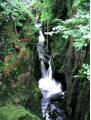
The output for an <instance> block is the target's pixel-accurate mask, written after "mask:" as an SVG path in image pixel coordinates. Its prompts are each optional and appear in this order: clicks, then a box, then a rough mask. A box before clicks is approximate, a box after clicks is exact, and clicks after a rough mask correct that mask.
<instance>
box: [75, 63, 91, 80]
mask: <svg viewBox="0 0 91 120" xmlns="http://www.w3.org/2000/svg"><path fill="white" fill-rule="evenodd" d="M74 77H78V78H81V79H84V78H86V79H88V80H90V65H88V64H83V65H82V69H81V70H79V74H78V75H75V76H74Z"/></svg>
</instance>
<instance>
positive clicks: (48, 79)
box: [37, 24, 63, 120]
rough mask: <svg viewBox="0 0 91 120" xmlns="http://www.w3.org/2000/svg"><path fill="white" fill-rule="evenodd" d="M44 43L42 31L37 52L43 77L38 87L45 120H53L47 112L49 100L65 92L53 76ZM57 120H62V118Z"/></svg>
mask: <svg viewBox="0 0 91 120" xmlns="http://www.w3.org/2000/svg"><path fill="white" fill-rule="evenodd" d="M40 26H41V25H40V24H38V25H37V27H40ZM44 42H45V38H44V35H43V33H42V31H41V30H40V32H39V43H38V45H37V51H38V55H39V59H40V60H41V61H40V62H41V74H42V77H41V79H40V80H39V82H38V85H39V89H40V91H41V93H42V96H43V99H42V101H41V105H42V113H43V117H44V118H45V120H51V119H50V118H49V114H48V112H47V111H46V109H47V107H48V105H49V104H50V101H49V99H50V98H51V97H52V96H54V95H56V94H58V93H61V94H63V92H62V88H61V83H59V82H57V81H56V80H55V79H54V78H53V76H52V67H51V59H47V58H45V55H46V50H45V49H44ZM47 56H48V55H47ZM49 58H50V56H49ZM45 61H46V63H45ZM46 64H47V65H48V68H46ZM51 107H52V105H51ZM52 109H54V107H52ZM60 118H61V117H60ZM55 120H56V119H55ZM57 120H62V118H61V119H57Z"/></svg>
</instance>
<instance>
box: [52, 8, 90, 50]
mask: <svg viewBox="0 0 91 120" xmlns="http://www.w3.org/2000/svg"><path fill="white" fill-rule="evenodd" d="M55 21H57V22H59V23H58V25H57V26H56V27H54V28H53V31H52V34H59V33H61V34H62V37H63V38H65V39H68V38H69V37H70V36H71V37H73V38H74V43H73V46H74V47H75V48H76V49H77V50H80V49H81V48H83V47H87V46H88V44H89V42H90V33H89V31H90V25H89V12H88V11H86V10H78V12H77V14H76V15H75V16H74V18H72V19H68V20H66V21H62V20H58V19H57V20H55ZM55 21H53V22H55Z"/></svg>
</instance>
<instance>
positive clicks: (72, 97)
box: [54, 38, 90, 120]
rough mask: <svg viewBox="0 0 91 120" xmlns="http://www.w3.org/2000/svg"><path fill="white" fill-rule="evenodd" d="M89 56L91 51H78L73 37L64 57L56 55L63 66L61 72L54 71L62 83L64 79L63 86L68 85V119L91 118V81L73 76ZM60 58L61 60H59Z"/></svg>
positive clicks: (66, 110)
mask: <svg viewBox="0 0 91 120" xmlns="http://www.w3.org/2000/svg"><path fill="white" fill-rule="evenodd" d="M88 56H89V53H87V55H86V54H83V53H82V51H78V52H77V51H76V49H75V48H74V47H73V39H72V38H71V39H70V42H69V43H68V48H67V49H66V50H65V55H64V57H61V55H59V57H57V56H55V57H54V60H56V61H55V64H58V65H60V66H61V67H60V72H59V73H58V72H57V71H56V72H55V71H54V76H55V77H56V79H57V80H58V81H60V82H61V83H62V80H63V87H64V86H66V87H67V88H66V87H64V88H65V90H66V94H65V102H66V103H65V112H66V113H67V114H66V115H67V120H83V119H84V120H85V119H86V120H89V105H90V103H89V99H90V98H89V96H90V91H89V88H90V82H89V80H87V79H80V78H74V77H73V76H74V75H77V74H78V71H79V69H81V66H82V64H83V62H84V61H85V60H86V61H88V58H89V57H88ZM59 58H60V61H61V62H60V61H58V60H57V59H59ZM56 67H57V66H56ZM55 70H58V68H55ZM58 75H60V77H58ZM63 75H64V77H63ZM64 81H65V82H64ZM64 83H65V84H64Z"/></svg>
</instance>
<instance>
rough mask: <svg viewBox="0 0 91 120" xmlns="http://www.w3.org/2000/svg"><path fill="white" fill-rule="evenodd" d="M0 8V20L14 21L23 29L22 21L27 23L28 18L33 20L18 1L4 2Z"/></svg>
mask: <svg viewBox="0 0 91 120" xmlns="http://www.w3.org/2000/svg"><path fill="white" fill-rule="evenodd" d="M0 8H1V14H0V15H1V16H2V17H0V20H2V21H5V22H8V21H10V20H11V19H12V20H14V21H15V22H16V26H19V27H22V25H23V24H22V22H21V20H22V21H26V19H27V18H31V19H33V16H32V14H31V13H29V11H28V10H27V9H26V7H24V5H23V4H20V3H19V2H18V1H14V0H9V1H8V2H2V3H1V4H0Z"/></svg>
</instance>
